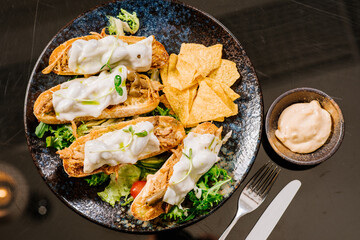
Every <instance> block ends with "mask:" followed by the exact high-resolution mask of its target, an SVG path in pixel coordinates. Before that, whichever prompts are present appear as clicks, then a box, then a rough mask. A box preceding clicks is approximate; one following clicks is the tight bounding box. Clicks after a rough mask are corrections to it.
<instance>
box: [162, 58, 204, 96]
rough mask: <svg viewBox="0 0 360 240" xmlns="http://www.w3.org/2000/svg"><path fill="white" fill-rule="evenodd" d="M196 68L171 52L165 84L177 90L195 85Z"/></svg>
mask: <svg viewBox="0 0 360 240" xmlns="http://www.w3.org/2000/svg"><path fill="white" fill-rule="evenodd" d="M195 73H196V69H195V68H194V66H193V65H192V64H190V63H188V62H186V61H183V60H180V61H179V59H178V56H177V55H176V54H171V55H170V59H169V68H168V76H167V85H168V86H171V87H173V88H177V89H179V90H184V89H186V88H189V87H191V86H193V85H195V84H196V83H197V82H196V80H195V79H194V76H195Z"/></svg>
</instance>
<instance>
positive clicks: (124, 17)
mask: <svg viewBox="0 0 360 240" xmlns="http://www.w3.org/2000/svg"><path fill="white" fill-rule="evenodd" d="M117 17H118V18H119V19H120V20H121V21H124V22H126V23H127V24H128V25H129V27H130V31H129V32H130V33H131V34H135V33H136V32H137V31H138V30H139V27H140V22H139V18H138V17H137V16H136V12H133V13H132V14H131V13H129V12H128V11H126V10H125V9H121V10H120V13H119V15H118V16H117Z"/></svg>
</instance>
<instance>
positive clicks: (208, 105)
mask: <svg viewBox="0 0 360 240" xmlns="http://www.w3.org/2000/svg"><path fill="white" fill-rule="evenodd" d="M231 115H233V110H232V109H230V108H229V107H228V106H227V105H226V104H225V103H224V102H223V100H222V99H221V98H219V97H218V95H217V94H216V93H215V92H214V90H213V89H212V88H211V87H209V85H208V84H207V82H206V81H202V82H200V86H199V90H198V93H197V95H196V97H195V100H194V103H193V105H192V108H191V111H190V115H189V118H188V120H187V121H186V124H185V125H186V126H188V127H191V126H194V125H196V124H197V123H200V122H205V121H210V120H214V119H218V118H221V117H225V116H231Z"/></svg>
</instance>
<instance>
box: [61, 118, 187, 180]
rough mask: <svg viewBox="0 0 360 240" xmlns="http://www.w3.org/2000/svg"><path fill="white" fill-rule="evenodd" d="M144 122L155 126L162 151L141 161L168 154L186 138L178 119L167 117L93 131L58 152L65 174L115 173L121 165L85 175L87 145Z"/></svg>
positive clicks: (81, 175)
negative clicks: (88, 142)
mask: <svg viewBox="0 0 360 240" xmlns="http://www.w3.org/2000/svg"><path fill="white" fill-rule="evenodd" d="M144 121H149V122H151V123H152V124H153V125H154V134H155V136H156V137H157V138H158V140H159V142H160V151H159V152H154V153H151V154H148V155H146V156H142V157H141V159H145V158H149V157H152V156H155V155H158V154H160V153H163V152H166V151H168V150H170V149H172V148H174V147H176V146H177V145H179V143H181V141H182V140H183V138H184V137H185V130H184V127H183V126H182V125H181V123H180V122H179V121H177V120H176V119H174V118H172V117H167V116H154V117H142V118H137V119H135V120H131V121H127V122H121V123H118V124H114V125H111V126H108V127H106V128H103V129H99V130H93V131H91V132H90V133H89V134H88V135H85V136H83V137H80V138H78V139H77V140H76V141H75V142H73V143H72V144H71V145H70V146H69V147H68V148H65V149H63V150H59V151H57V153H58V154H59V155H60V158H61V159H62V160H63V166H64V170H65V172H66V173H67V174H68V175H69V176H71V177H85V176H88V175H92V174H95V173H99V172H105V173H106V174H111V173H115V172H116V171H117V169H118V167H119V165H117V166H114V167H111V166H103V167H101V168H99V169H96V170H95V171H93V172H91V173H84V171H83V166H84V157H85V143H86V142H87V141H90V140H93V139H96V138H98V137H100V136H102V135H103V134H105V133H108V132H111V131H115V130H119V129H122V128H124V127H126V126H128V125H131V124H137V123H139V122H144ZM139 160H140V159H139Z"/></svg>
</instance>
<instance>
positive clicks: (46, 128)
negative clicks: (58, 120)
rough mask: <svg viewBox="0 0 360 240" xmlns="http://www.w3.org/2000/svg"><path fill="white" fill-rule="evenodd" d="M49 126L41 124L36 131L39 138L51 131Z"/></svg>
mask: <svg viewBox="0 0 360 240" xmlns="http://www.w3.org/2000/svg"><path fill="white" fill-rule="evenodd" d="M49 127H50V126H49V125H48V124H46V123H43V122H40V123H39V125H38V126H37V127H36V129H35V134H36V136H37V137H38V138H42V137H43V136H44V134H45V133H46V132H47V131H49Z"/></svg>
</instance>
